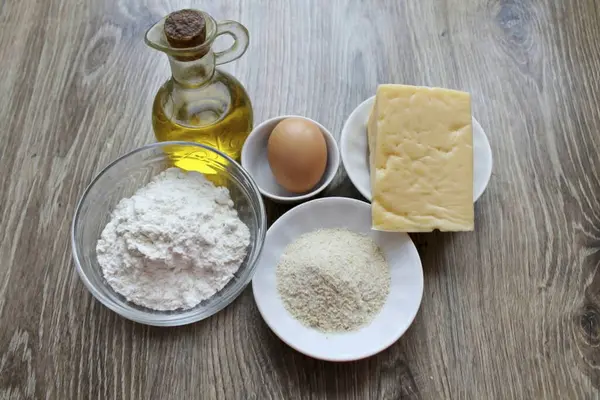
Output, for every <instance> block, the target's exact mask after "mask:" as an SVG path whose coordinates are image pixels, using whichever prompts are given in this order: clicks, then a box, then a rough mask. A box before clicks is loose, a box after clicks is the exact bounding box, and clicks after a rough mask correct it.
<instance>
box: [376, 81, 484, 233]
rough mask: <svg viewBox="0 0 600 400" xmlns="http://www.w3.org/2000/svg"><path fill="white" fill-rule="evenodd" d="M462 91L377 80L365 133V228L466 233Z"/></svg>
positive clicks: (468, 152) (468, 159)
mask: <svg viewBox="0 0 600 400" xmlns="http://www.w3.org/2000/svg"><path fill="white" fill-rule="evenodd" d="M471 124H472V119H471V96H470V95H469V93H466V92H461V91H456V90H449V89H441V88H428V87H419V86H408V85H393V84H388V85H380V86H379V87H378V88H377V95H376V96H375V104H374V106H373V110H372V111H371V115H370V117H369V122H368V127H367V132H368V145H369V163H370V167H371V192H372V202H371V204H372V207H371V210H372V219H373V221H372V223H373V229H377V230H382V231H393V232H428V231H432V230H434V229H439V230H441V231H472V230H473V229H474V212H473V134H472V127H471Z"/></svg>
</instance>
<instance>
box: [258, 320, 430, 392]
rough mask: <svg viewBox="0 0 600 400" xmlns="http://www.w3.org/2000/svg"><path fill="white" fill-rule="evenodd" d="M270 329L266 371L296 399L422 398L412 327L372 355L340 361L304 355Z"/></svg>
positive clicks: (266, 339) (267, 333) (266, 333)
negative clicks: (415, 363)
mask: <svg viewBox="0 0 600 400" xmlns="http://www.w3.org/2000/svg"><path fill="white" fill-rule="evenodd" d="M267 331H269V329H268V327H267V326H266V325H265V326H264V332H263V334H264V335H266V336H270V337H269V338H265V339H264V342H263V343H264V344H263V346H264V348H265V352H266V354H265V355H264V356H265V357H266V358H267V359H268V360H269V364H266V365H264V367H263V368H264V369H265V370H264V371H263V373H264V374H269V375H272V378H271V379H273V380H274V381H277V382H278V385H281V386H283V387H282V388H281V389H282V390H283V391H284V393H294V395H295V396H296V397H297V398H327V399H338V398H339V399H354V398H356V399H360V398H402V399H404V398H408V399H412V398H420V397H421V395H420V394H419V382H420V381H421V379H420V378H417V377H415V375H414V374H413V370H414V369H416V365H415V366H414V367H413V368H411V365H413V361H411V360H410V358H411V357H413V354H411V351H410V349H409V348H408V346H409V344H410V343H412V342H413V341H414V340H415V338H416V333H413V330H412V328H409V330H408V331H407V332H406V333H405V335H404V336H403V337H402V338H400V339H399V340H398V341H397V342H396V343H395V344H393V345H392V346H390V347H389V348H388V349H386V350H384V351H382V352H380V353H378V354H376V355H374V356H372V357H369V358H366V359H363V360H358V361H351V362H341V363H336V362H327V361H321V360H317V359H313V358H311V357H308V356H305V355H304V354H302V353H299V352H297V351H296V350H294V349H292V348H291V347H289V346H287V345H286V344H285V343H283V342H282V341H281V340H279V339H278V338H277V337H276V336H275V335H273V334H272V333H271V332H270V331H269V332H267ZM414 335H415V337H413V336H414ZM415 360H416V358H415ZM415 362H416V361H415ZM427 378H428V379H429V377H427Z"/></svg>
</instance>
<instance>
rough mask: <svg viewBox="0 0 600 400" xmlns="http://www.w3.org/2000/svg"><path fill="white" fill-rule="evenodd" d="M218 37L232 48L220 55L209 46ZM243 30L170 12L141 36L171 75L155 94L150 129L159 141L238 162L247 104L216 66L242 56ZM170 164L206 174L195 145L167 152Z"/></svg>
mask: <svg viewBox="0 0 600 400" xmlns="http://www.w3.org/2000/svg"><path fill="white" fill-rule="evenodd" d="M219 35H230V36H232V37H233V39H234V43H233V45H232V46H231V47H230V48H228V49H226V50H224V51H221V52H213V50H212V48H211V46H212V44H213V42H214V40H215V38H216V37H217V36H219ZM248 41H249V38H248V31H247V30H246V28H245V27H244V26H243V25H241V24H239V23H238V22H234V21H223V22H216V21H215V20H214V19H213V18H212V17H211V16H210V15H209V14H207V13H205V12H203V11H199V10H190V9H185V10H180V11H176V12H173V13H171V14H169V15H168V16H166V17H165V18H163V19H162V20H161V21H159V22H158V23H156V24H155V25H154V26H152V27H151V28H150V29H149V30H148V31H147V32H146V43H147V44H148V45H149V46H150V47H152V48H154V49H156V50H159V51H162V52H164V53H166V54H167V56H168V57H169V63H170V66H171V73H172V76H171V78H170V79H168V80H167V81H166V82H165V83H164V84H163V85H162V87H161V88H160V89H159V90H158V92H157V93H156V96H155V98H154V103H153V106H152V126H153V129H154V133H155V136H156V139H157V140H158V141H185V142H196V143H201V144H203V145H207V146H210V147H212V148H215V149H217V150H219V151H221V152H222V153H224V154H226V155H227V156H229V157H231V158H233V159H234V160H239V158H240V155H241V150H242V146H243V144H244V142H245V140H246V138H247V136H248V135H249V134H250V131H251V130H252V126H253V113H252V104H251V102H250V99H249V97H248V94H247V93H246V90H245V89H244V87H243V86H242V84H241V83H240V82H239V81H238V80H237V79H236V78H234V77H233V76H232V75H230V74H228V73H226V72H224V71H220V70H219V69H217V68H216V66H217V65H220V64H225V63H228V62H230V61H233V60H236V59H238V58H239V57H241V56H242V55H243V54H244V53H245V51H246V49H247V48H248ZM169 153H170V155H171V156H172V158H173V159H174V160H176V161H175V165H177V166H178V167H180V168H183V169H186V170H197V171H200V172H204V173H210V172H211V171H210V170H209V168H208V167H206V166H203V162H202V159H203V157H206V156H207V155H208V154H210V153H208V152H205V154H204V155H203V154H200V153H199V152H198V147H194V151H193V152H191V151H190V146H187V147H186V146H183V145H177V146H173V147H172V148H171V149H170V150H169Z"/></svg>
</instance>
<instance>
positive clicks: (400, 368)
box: [0, 0, 600, 399]
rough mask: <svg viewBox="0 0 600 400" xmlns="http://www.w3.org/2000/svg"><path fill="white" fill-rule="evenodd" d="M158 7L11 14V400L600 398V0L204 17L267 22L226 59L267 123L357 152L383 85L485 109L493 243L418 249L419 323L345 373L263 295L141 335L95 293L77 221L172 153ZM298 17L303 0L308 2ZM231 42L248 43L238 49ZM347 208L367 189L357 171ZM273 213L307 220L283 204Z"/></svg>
mask: <svg viewBox="0 0 600 400" xmlns="http://www.w3.org/2000/svg"><path fill="white" fill-rule="evenodd" d="M189 4H190V3H189V2H185V1H171V2H165V1H158V0H145V1H144V0H114V1H110V0H96V1H76V0H52V1H36V0H23V1H16V0H7V1H4V2H2V3H0V27H1V29H0V55H1V57H0V90H1V92H2V96H1V97H0V121H1V122H2V125H1V126H2V130H1V132H0V226H1V229H0V398H1V399H30V398H46V399H70V398H80V399H113V398H114V399H116V398H124V399H150V398H152V399H212V398H216V399H324V398H331V399H333V398H339V399H401V398H402V399H403V398H410V399H412V398H415V399H417V398H422V399H463V398H464V399H576V398H581V399H589V398H598V397H599V392H598V390H597V389H598V387H599V386H600V274H599V272H598V268H599V267H600V161H599V157H598V153H599V151H600V112H599V108H600V106H599V104H600V95H599V93H600V22H599V21H600V6H598V5H597V4H596V1H595V0H581V1H577V2H574V1H556V0H538V1H527V0H510V1H509V0H455V1H449V0H419V1H417V0H404V1H400V0H389V1H366V0H365V1H357V0H345V1H344V0H337V1H324V0H323V1H317V0H314V1H294V2H284V1H275V0H273V1H266V0H261V1H257V0H253V1H233V0H228V1H220V2H217V1H210V2H209V1H205V2H196V3H193V5H194V6H195V7H197V8H203V9H205V10H206V11H208V12H209V13H211V14H212V15H213V16H215V17H216V18H217V19H234V20H237V21H240V22H242V23H243V24H244V25H246V26H247V27H248V29H249V31H250V33H251V46H250V48H249V51H248V52H247V54H246V55H245V56H244V57H243V58H242V59H240V60H239V61H237V62H235V63H232V64H230V65H228V66H227V68H226V69H227V70H229V71H230V72H233V73H234V74H235V75H236V76H237V77H238V78H239V79H240V80H241V81H242V82H243V83H244V85H245V86H246V88H247V89H248V92H249V93H250V96H251V98H252V100H253V102H254V107H255V116H256V123H258V122H260V121H262V120H264V119H266V118H269V117H272V116H276V115H280V114H285V113H297V114H302V115H306V116H309V117H311V118H314V119H316V120H318V121H320V122H322V123H323V124H324V125H326V126H327V127H329V128H330V129H331V130H332V132H334V133H335V134H336V135H338V136H339V133H340V131H341V128H342V124H343V122H344V120H345V118H346V117H347V116H348V115H349V113H350V112H351V111H352V110H353V109H354V107H355V106H356V105H358V104H359V103H360V102H361V101H362V100H364V99H365V98H367V97H369V96H371V95H373V94H374V91H375V88H376V85H377V84H378V83H387V82H393V83H408V84H420V85H431V86H444V87H450V88H457V89H463V90H467V91H469V92H471V93H472V97H473V113H474V115H475V117H476V118H477V119H478V120H479V121H480V122H481V124H482V126H483V127H484V129H485V131H486V132H487V135H488V137H489V140H490V143H491V146H492V151H493V155H494V170H493V174H492V178H491V182H490V184H489V186H488V188H487V191H486V192H485V193H484V195H483V196H482V197H481V199H480V200H479V201H478V202H477V204H476V231H475V232H474V233H461V234H442V233H431V234H420V235H414V236H413V239H414V240H415V242H416V243H417V246H418V249H419V252H420V255H421V258H422V262H423V269H424V274H425V292H424V296H423V302H422V305H421V308H420V311H419V314H418V316H417V318H416V320H415V321H414V323H413V325H412V326H411V328H410V329H409V330H408V332H407V333H406V334H405V335H404V336H403V337H402V338H401V339H400V340H399V341H398V342H397V343H395V344H394V345H393V346H391V347H390V348H389V349H387V350H385V351H383V352H382V353H380V354H378V355H376V356H373V357H371V358H368V359H365V360H362V361H358V362H351V363H344V364H334V363H327V362H321V361H317V360H314V359H311V358H308V357H305V356H303V355H301V354H299V353H297V352H295V351H294V350H292V349H291V348H289V347H288V346H286V345H285V344H284V343H283V342H281V341H280V340H279V339H278V338H277V337H276V336H275V335H274V334H273V333H272V332H271V331H270V330H269V328H268V327H267V326H266V325H265V323H264V322H263V320H262V319H261V317H260V315H259V313H258V310H257V308H256V306H255V304H254V300H253V297H252V292H251V289H250V288H248V289H247V290H246V291H245V292H244V293H243V294H242V295H241V296H240V298H238V299H237V300H236V301H235V302H234V303H233V304H232V305H231V306H229V307H228V308H227V309H225V310H224V311H223V312H221V313H220V314H218V315H216V316H214V317H213V318H210V319H208V320H206V321H203V322H199V323H196V324H192V325H190V326H185V327H179V328H172V329H164V328H153V327H147V326H143V325H139V324H135V323H132V322H130V321H128V320H126V319H124V318H121V317H119V316H118V315H117V314H115V313H113V312H112V311H110V310H108V309H107V308H106V307H104V306H103V305H102V304H100V303H99V302H98V301H96V300H95V299H94V298H93V297H92V296H91V294H90V293H89V292H88V291H87V290H86V289H85V287H84V286H83V284H82V283H81V281H80V280H79V278H78V276H77V275H76V273H75V269H74V266H73V262H72V261H71V247H70V239H69V235H70V223H71V219H72V215H73V211H74V207H75V205H76V202H77V200H78V199H79V197H80V195H81V194H82V192H83V190H84V188H85V186H86V185H87V184H88V183H89V182H90V181H91V179H92V178H93V177H94V175H95V174H96V173H98V172H99V171H100V170H101V169H102V168H103V167H104V166H105V165H106V164H107V163H108V162H109V161H111V160H113V159H114V158H116V157H118V156H119V155H122V154H124V153H125V152H127V151H129V150H132V149H133V148H135V147H137V146H140V145H143V144H146V143H150V142H152V141H153V140H154V137H153V134H152V130H151V122H150V106H151V102H152V98H153V96H154V94H155V92H156V90H157V89H158V87H159V86H160V85H161V84H162V82H163V81H164V80H165V79H166V78H167V77H168V75H169V66H168V62H167V59H166V57H165V56H164V55H162V54H159V53H157V52H155V51H152V50H151V49H150V48H148V47H146V46H145V45H144V42H143V34H144V32H145V30H146V29H147V28H148V27H149V26H150V25H151V24H152V23H153V22H154V21H156V20H158V19H159V18H160V17H162V16H163V15H165V14H167V13H168V12H170V11H173V10H175V9H179V8H183V7H186V6H189ZM286 4H292V5H286ZM222 44H223V45H226V43H222ZM337 184H338V185H337V187H336V188H335V189H333V190H331V191H330V192H329V193H328V194H338V195H345V196H351V197H359V198H360V196H359V194H358V192H357V191H356V190H355V189H354V188H353V187H352V185H351V184H350V182H349V181H348V179H347V178H346V177H345V176H344V174H343V172H341V173H340V176H339V179H338V182H337ZM268 208H269V214H270V220H271V221H273V220H274V219H276V218H277V216H279V215H281V213H282V212H284V211H285V209H282V208H281V207H278V206H275V205H273V204H268Z"/></svg>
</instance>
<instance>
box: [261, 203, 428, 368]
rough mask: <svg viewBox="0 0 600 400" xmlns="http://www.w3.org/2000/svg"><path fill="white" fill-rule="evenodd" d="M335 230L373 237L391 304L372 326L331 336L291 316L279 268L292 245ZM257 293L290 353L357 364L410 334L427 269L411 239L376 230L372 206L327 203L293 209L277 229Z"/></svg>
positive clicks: (269, 239) (264, 255) (266, 317)
mask: <svg viewBox="0 0 600 400" xmlns="http://www.w3.org/2000/svg"><path fill="white" fill-rule="evenodd" d="M330 228H345V229H348V230H350V231H353V232H356V233H360V234H363V235H368V236H369V237H370V238H371V239H373V241H374V242H375V243H377V245H378V246H379V247H380V248H381V251H382V252H383V254H384V256H385V258H386V260H387V262H388V264H389V267H390V275H391V282H390V292H389V295H388V297H387V299H386V301H385V304H384V305H383V307H382V309H381V310H380V311H379V312H378V313H377V315H376V316H375V317H374V319H373V320H372V321H371V322H370V323H369V324H368V325H366V326H363V327H362V328H360V329H358V330H356V331H353V332H340V333H329V332H328V333H325V332H321V331H319V330H316V329H313V328H310V327H308V326H305V325H303V324H302V323H301V322H299V321H298V320H296V319H295V318H294V317H293V316H292V315H291V314H290V313H289V312H288V311H287V310H286V308H285V306H284V305H283V300H282V299H281V296H280V295H279V292H278V291H277V277H276V271H277V264H278V263H279V259H280V257H281V255H282V254H283V252H284V251H285V248H286V247H287V245H288V244H290V243H292V242H293V241H294V240H296V239H297V238H298V237H299V236H301V235H303V234H305V233H308V232H312V231H315V230H317V229H330ZM252 291H253V293H254V300H255V301H256V305H257V307H258V310H259V312H260V314H261V315H262V317H263V319H264V320H265V322H266V323H267V325H268V326H269V327H270V328H271V330H272V331H273V332H274V333H275V334H276V335H277V336H278V337H279V338H280V339H281V340H283V341H284V342H285V343H287V344H288V345H289V346H290V347H292V348H294V349H296V350H298V351H299V352H301V353H303V354H306V355H307V356H310V357H313V358H318V359H321V360H327V361H353V360H358V359H361V358H365V357H369V356H371V355H373V354H376V353H378V352H380V351H382V350H383V349H385V348H387V347H389V346H391V345H392V344H393V343H394V342H395V341H396V340H398V339H399V338H400V337H401V336H402V335H403V334H404V333H405V332H406V330H407V329H408V327H409V326H410V325H411V324H412V322H413V320H414V319H415V316H416V315H417V312H418V310H419V307H420V304H421V299H422V297H423V269H422V266H421V259H420V257H419V253H418V252H417V248H416V247H415V245H414V243H413V242H412V240H411V239H410V237H409V236H408V234H406V233H395V232H379V231H374V230H372V229H371V205H370V204H369V203H365V202H364V201H360V200H354V199H349V198H346V197H325V198H322V199H316V200H312V201H309V202H306V203H304V204H301V205H299V206H297V207H294V208H292V209H291V210H290V211H288V212H287V213H285V214H284V215H282V216H281V217H280V218H279V219H278V220H277V221H275V223H274V224H273V225H271V227H270V228H269V230H268V231H267V236H266V238H265V243H264V246H263V250H262V253H261V255H260V259H259V262H258V267H257V268H256V272H255V274H254V277H253V278H252Z"/></svg>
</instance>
